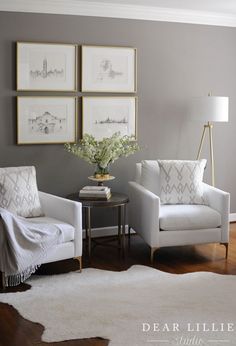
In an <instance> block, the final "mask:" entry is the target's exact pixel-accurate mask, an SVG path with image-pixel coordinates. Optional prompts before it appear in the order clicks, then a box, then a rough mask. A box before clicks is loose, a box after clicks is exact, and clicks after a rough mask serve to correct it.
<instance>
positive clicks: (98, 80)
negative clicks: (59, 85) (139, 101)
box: [81, 45, 137, 93]
mask: <svg viewBox="0 0 236 346" xmlns="http://www.w3.org/2000/svg"><path fill="white" fill-rule="evenodd" d="M89 51H90V52H89ZM81 91H82V92H107V93H110V92H111V93H115V92H117V93H136V92H137V48H134V47H121V46H99V45H82V46H81Z"/></svg>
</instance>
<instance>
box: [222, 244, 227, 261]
mask: <svg viewBox="0 0 236 346" xmlns="http://www.w3.org/2000/svg"><path fill="white" fill-rule="evenodd" d="M221 245H224V246H225V258H226V259H227V258H228V254H229V243H221Z"/></svg>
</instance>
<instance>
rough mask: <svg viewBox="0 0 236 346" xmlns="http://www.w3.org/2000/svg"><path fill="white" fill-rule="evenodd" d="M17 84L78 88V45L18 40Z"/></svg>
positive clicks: (19, 87)
mask: <svg viewBox="0 0 236 346" xmlns="http://www.w3.org/2000/svg"><path fill="white" fill-rule="evenodd" d="M16 51H17V58H16V70H17V76H16V88H17V90H36V91H76V90H77V55H78V54H77V45H74V44H57V43H31V42H17V48H16Z"/></svg>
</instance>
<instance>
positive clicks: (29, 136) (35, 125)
mask: <svg viewBox="0 0 236 346" xmlns="http://www.w3.org/2000/svg"><path fill="white" fill-rule="evenodd" d="M55 114H56V115H55ZM77 136H78V97H77V96H34V95H32V96H17V144H18V145H23V144H64V143H67V142H69V143H76V142H77Z"/></svg>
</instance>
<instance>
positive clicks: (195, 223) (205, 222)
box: [160, 204, 221, 231]
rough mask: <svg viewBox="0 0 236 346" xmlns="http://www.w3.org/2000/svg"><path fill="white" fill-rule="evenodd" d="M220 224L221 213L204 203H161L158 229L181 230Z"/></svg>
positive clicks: (212, 226) (213, 226) (214, 226)
mask: <svg viewBox="0 0 236 346" xmlns="http://www.w3.org/2000/svg"><path fill="white" fill-rule="evenodd" d="M219 226H221V215H220V214H219V213H218V212H217V211H216V210H214V209H212V208H210V207H208V206H206V205H190V204H188V205H187V204H177V205H162V206H161V208H160V229H162V230H166V231H181V230H182V231H183V230H195V229H206V228H216V227H219Z"/></svg>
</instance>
